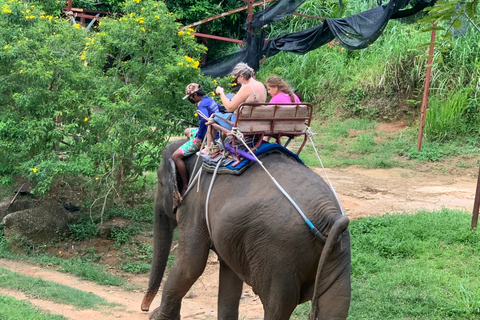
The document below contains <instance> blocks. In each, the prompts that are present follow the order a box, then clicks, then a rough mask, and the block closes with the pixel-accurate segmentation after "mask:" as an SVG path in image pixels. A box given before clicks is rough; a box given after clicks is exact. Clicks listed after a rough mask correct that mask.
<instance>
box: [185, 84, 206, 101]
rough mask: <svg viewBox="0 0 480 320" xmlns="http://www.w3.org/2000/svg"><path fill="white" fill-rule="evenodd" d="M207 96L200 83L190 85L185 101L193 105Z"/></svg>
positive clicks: (186, 91)
mask: <svg viewBox="0 0 480 320" xmlns="http://www.w3.org/2000/svg"><path fill="white" fill-rule="evenodd" d="M204 96H205V92H204V91H203V89H202V88H200V85H199V84H198V83H190V84H189V85H188V86H187V87H186V88H185V96H184V97H183V100H185V99H188V101H190V102H191V103H197V102H199V101H200V100H202V98H203V97H204Z"/></svg>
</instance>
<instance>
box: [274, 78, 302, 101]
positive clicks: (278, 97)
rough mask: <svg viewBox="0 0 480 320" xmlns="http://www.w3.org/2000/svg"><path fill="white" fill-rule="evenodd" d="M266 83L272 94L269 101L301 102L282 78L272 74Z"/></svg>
mask: <svg viewBox="0 0 480 320" xmlns="http://www.w3.org/2000/svg"><path fill="white" fill-rule="evenodd" d="M266 84H267V90H268V93H269V94H270V95H271V96H272V99H270V102H269V103H300V99H299V98H298V97H297V95H296V94H295V93H293V91H292V89H290V86H289V85H288V83H286V82H285V80H283V79H282V78H280V77H277V76H271V77H270V78H268V79H267V82H266Z"/></svg>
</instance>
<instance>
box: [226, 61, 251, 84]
mask: <svg viewBox="0 0 480 320" xmlns="http://www.w3.org/2000/svg"><path fill="white" fill-rule="evenodd" d="M230 74H232V75H234V76H237V77H238V76H239V75H242V76H243V77H244V78H245V80H248V79H250V78H253V77H255V71H254V70H253V69H252V68H251V67H249V66H248V64H246V63H243V62H240V63H237V65H236V66H235V67H234V68H233V70H232V72H230Z"/></svg>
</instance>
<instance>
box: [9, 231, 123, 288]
mask: <svg viewBox="0 0 480 320" xmlns="http://www.w3.org/2000/svg"><path fill="white" fill-rule="evenodd" d="M0 258H6V259H15V260H20V259H22V260H26V261H29V262H31V263H37V264H39V265H41V266H49V267H52V266H56V270H58V271H62V272H67V273H70V274H73V275H75V276H77V277H79V278H81V279H84V280H89V281H93V282H96V283H98V284H103V285H112V286H122V285H124V284H125V280H124V279H122V278H120V277H118V276H115V275H112V274H110V273H108V272H107V271H106V270H105V268H104V267H103V266H102V265H100V264H98V263H93V262H91V261H89V260H88V259H81V258H79V257H76V258H70V259H62V258H59V257H55V256H50V255H47V254H44V253H37V254H33V255H27V254H23V253H16V252H11V251H10V246H9V244H8V243H7V241H6V240H5V238H4V237H3V236H1V237H0Z"/></svg>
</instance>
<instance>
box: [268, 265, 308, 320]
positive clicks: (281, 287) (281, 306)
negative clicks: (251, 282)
mask: <svg viewBox="0 0 480 320" xmlns="http://www.w3.org/2000/svg"><path fill="white" fill-rule="evenodd" d="M271 279H272V281H271V283H272V285H270V287H269V289H268V290H267V291H266V292H262V293H260V294H259V296H260V299H261V300H262V303H263V309H264V320H289V319H290V316H291V315H292V312H293V310H295V308H296V307H297V304H298V301H299V292H300V290H299V288H298V287H297V285H296V282H295V280H294V279H288V278H286V276H285V274H283V275H277V276H276V277H275V276H274V277H272V278H271ZM274 279H275V280H274ZM279 279H281V280H280V281H279Z"/></svg>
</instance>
